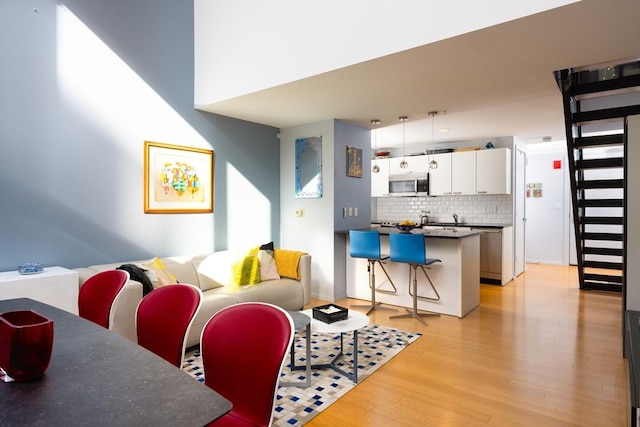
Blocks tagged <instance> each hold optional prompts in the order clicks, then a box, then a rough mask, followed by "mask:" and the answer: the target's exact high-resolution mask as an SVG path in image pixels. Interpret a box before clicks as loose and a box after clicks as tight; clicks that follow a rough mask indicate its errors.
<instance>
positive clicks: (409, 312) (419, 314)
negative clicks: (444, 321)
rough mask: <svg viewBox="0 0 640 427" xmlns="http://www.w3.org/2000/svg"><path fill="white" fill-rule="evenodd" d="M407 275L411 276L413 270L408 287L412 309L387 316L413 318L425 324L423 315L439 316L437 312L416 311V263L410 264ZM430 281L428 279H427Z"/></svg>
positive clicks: (391, 317)
mask: <svg viewBox="0 0 640 427" xmlns="http://www.w3.org/2000/svg"><path fill="white" fill-rule="evenodd" d="M409 266H410V270H409V277H411V271H412V270H413V281H412V282H411V287H412V288H413V289H412V290H411V289H410V292H409V293H410V294H411V296H412V297H413V299H412V302H413V307H412V309H408V308H407V309H406V310H407V313H405V314H396V315H395V316H389V318H390V319H407V318H413V319H418V320H419V321H420V322H421V323H422V324H423V325H425V326H427V322H425V321H424V319H423V317H429V316H440V314H438V313H429V312H419V311H418V275H417V274H416V273H417V268H418V266H417V265H416V264H410V265H409ZM429 281H430V280H429ZM411 291H412V292H411Z"/></svg>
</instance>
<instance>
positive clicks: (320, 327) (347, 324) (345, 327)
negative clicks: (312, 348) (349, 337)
mask: <svg viewBox="0 0 640 427" xmlns="http://www.w3.org/2000/svg"><path fill="white" fill-rule="evenodd" d="M302 313H304V314H306V315H307V316H309V317H310V318H311V332H316V333H318V334H337V333H339V334H340V353H338V354H337V355H336V356H335V357H334V358H333V359H332V360H331V361H330V362H329V363H322V364H316V365H311V368H312V369H327V368H329V369H333V370H334V371H336V372H338V373H339V374H342V375H344V376H345V377H347V378H349V379H350V380H351V381H353V382H354V383H357V382H358V329H360V328H363V327H365V326H367V325H368V324H369V318H368V317H367V315H366V314H364V313H360V312H358V311H354V310H349V317H347V318H346V319H345V320H340V321H339V322H334V323H324V322H322V321H320V320H317V319H314V318H313V312H312V310H311V309H309V310H304V311H302ZM347 332H353V372H347V371H345V370H343V369H342V368H340V367H339V366H338V365H337V364H336V362H337V361H338V359H340V358H341V357H342V356H343V340H342V338H343V336H344V334H345V333H347Z"/></svg>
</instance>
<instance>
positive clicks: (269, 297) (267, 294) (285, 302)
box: [209, 278, 304, 311]
mask: <svg viewBox="0 0 640 427" xmlns="http://www.w3.org/2000/svg"><path fill="white" fill-rule="evenodd" d="M209 292H211V293H219V294H226V295H228V296H231V297H234V298H235V299H237V300H238V302H252V301H260V302H266V303H269V304H274V305H277V306H279V307H282V308H283V309H285V310H291V311H293V310H300V309H302V306H303V305H304V291H303V289H302V287H301V286H300V282H298V281H296V280H293V279H286V278H282V279H280V280H269V281H267V282H262V283H260V284H259V285H254V286H235V287H231V286H226V287H223V288H217V289H212V290H211V291H209Z"/></svg>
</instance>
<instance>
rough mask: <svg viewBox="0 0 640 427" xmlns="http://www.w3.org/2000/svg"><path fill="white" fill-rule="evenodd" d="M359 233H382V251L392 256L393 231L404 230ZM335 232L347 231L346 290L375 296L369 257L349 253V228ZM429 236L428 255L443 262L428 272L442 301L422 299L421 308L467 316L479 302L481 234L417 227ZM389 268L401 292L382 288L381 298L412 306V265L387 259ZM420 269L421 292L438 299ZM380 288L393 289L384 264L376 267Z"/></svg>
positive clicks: (365, 296)
mask: <svg viewBox="0 0 640 427" xmlns="http://www.w3.org/2000/svg"><path fill="white" fill-rule="evenodd" d="M357 230H360V231H367V230H376V231H378V232H380V245H381V251H382V253H383V254H389V234H391V233H398V232H399V231H398V230H397V229H395V228H391V227H371V228H358V229H357ZM336 233H344V234H346V235H347V239H346V240H347V242H346V243H347V244H346V254H345V256H346V288H347V296H348V297H349V298H357V299H363V300H370V299H371V291H370V289H369V274H368V272H367V260H366V259H362V258H352V257H351V256H350V255H349V253H350V251H349V231H348V230H342V231H337V232H336ZM412 233H414V234H422V235H424V241H425V245H426V251H427V257H429V258H438V259H440V260H441V261H442V262H439V263H436V264H433V265H432V266H431V267H430V269H429V270H428V273H429V277H431V281H432V282H433V284H434V286H435V288H436V289H437V290H438V293H439V294H440V300H439V301H429V300H423V299H418V309H419V310H424V311H430V312H434V313H440V314H447V315H451V316H456V317H460V318H462V317H464V316H465V315H466V314H468V313H469V312H470V311H472V310H473V309H474V308H475V307H477V306H478V305H479V304H480V233H479V232H477V231H452V230H424V231H423V230H420V229H416V230H413V231H412ZM385 268H386V269H387V272H388V273H389V276H390V277H391V280H393V283H394V284H395V286H396V289H397V293H396V294H387V293H381V292H378V293H377V294H376V300H377V301H378V302H382V303H386V304H391V305H395V306H400V307H407V308H410V307H412V304H413V299H412V297H411V295H410V294H409V285H410V284H409V266H408V265H407V264H404V263H395V262H391V261H390V260H387V261H385ZM419 270H420V269H418V295H424V296H427V297H433V296H435V294H434V293H433V290H432V289H431V287H430V286H429V284H428V282H427V279H426V277H425V276H424V274H423V273H422V272H421V271H419ZM375 273H376V288H378V289H384V290H390V289H392V287H391V285H390V283H389V280H388V279H387V277H386V276H385V274H384V272H383V271H382V269H381V268H380V267H379V266H376V271H375Z"/></svg>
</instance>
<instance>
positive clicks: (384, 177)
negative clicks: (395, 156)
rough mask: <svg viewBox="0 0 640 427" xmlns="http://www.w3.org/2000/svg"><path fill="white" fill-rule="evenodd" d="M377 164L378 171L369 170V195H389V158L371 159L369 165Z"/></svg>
mask: <svg viewBox="0 0 640 427" xmlns="http://www.w3.org/2000/svg"><path fill="white" fill-rule="evenodd" d="M374 164H377V165H378V167H379V168H380V172H378V173H373V172H371V197H383V196H388V195H389V159H388V158H387V159H376V160H371V167H373V165H374Z"/></svg>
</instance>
